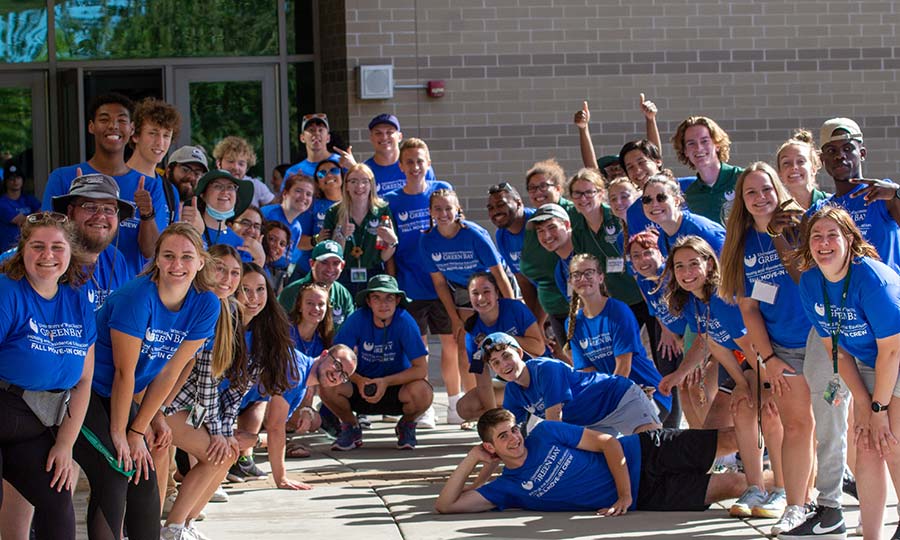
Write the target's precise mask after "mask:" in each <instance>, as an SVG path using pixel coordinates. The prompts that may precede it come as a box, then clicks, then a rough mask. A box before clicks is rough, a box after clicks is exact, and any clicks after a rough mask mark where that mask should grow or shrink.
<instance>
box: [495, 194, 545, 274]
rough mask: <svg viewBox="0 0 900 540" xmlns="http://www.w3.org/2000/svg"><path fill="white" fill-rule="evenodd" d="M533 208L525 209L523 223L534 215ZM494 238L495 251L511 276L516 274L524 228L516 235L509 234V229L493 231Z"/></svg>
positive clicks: (523, 241) (520, 255)
mask: <svg viewBox="0 0 900 540" xmlns="http://www.w3.org/2000/svg"><path fill="white" fill-rule="evenodd" d="M534 212H535V210H534V208H525V221H526V222H527V221H528V220H529V219H531V216H533V215H534ZM494 238H495V239H496V241H497V251H498V252H500V256H501V257H503V260H504V261H506V266H508V267H509V269H510V270H512V273H513V274H518V273H519V272H520V270H519V260H520V259H521V258H522V246H523V245H524V243H525V227H522V230H521V231H519V233H518V234H513V233H511V232H509V229H497V230H496V231H494Z"/></svg>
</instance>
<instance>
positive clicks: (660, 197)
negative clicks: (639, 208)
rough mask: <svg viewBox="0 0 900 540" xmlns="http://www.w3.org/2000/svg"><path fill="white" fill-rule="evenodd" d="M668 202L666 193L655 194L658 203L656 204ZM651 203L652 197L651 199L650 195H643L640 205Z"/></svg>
mask: <svg viewBox="0 0 900 540" xmlns="http://www.w3.org/2000/svg"><path fill="white" fill-rule="evenodd" d="M668 200H669V194H668V193H657V194H656V202H658V203H664V202H666V201H668ZM652 202H653V197H651V196H650V195H644V196H643V197H641V203H642V204H650V203H652Z"/></svg>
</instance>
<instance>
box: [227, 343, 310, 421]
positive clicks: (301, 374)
mask: <svg viewBox="0 0 900 540" xmlns="http://www.w3.org/2000/svg"><path fill="white" fill-rule="evenodd" d="M293 352H294V354H293V357H294V364H295V365H296V366H297V374H298V377H297V380H294V378H293V377H289V378H288V381H289V383H290V388H288V390H287V391H286V392H285V393H284V394H282V395H281V397H282V398H284V400H285V401H287V403H288V418H290V417H291V415H292V414H294V411H295V410H296V409H297V407H299V406H300V403H302V402H303V398H304V397H306V390H307V386H306V383H307V381H308V379H309V374H310V372H311V371H312V365H313V362H314V361H315V358H316V357H318V354H317V355H316V356H315V357H312V358H311V357H309V356H308V355H305V354H303V353H302V352H300V351H298V350H296V349H294V351H293ZM319 352H321V351H319ZM225 380H226V381H227V380H228V379H225ZM260 385H261V383H259V382H257V383H256V384H254V385H253V386H251V387H250V390H248V391H247V393H246V394H244V398H243V399H242V400H241V405H240V407H239V408H238V410H241V411H242V410H244V409H246V408H247V407H249V406H250V405H252V404H254V403H257V402H260V401H269V400H271V399H272V396H270V395H268V394H266V395H263V389H262V387H261V386H260ZM220 388H221V387H220ZM226 388H227V386H226Z"/></svg>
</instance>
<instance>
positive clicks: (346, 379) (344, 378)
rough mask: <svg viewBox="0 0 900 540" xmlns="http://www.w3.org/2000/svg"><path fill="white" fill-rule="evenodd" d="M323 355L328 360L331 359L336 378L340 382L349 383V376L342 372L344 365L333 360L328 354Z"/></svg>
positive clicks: (332, 356) (335, 359)
mask: <svg viewBox="0 0 900 540" xmlns="http://www.w3.org/2000/svg"><path fill="white" fill-rule="evenodd" d="M325 354H326V355H327V356H328V358H331V361H332V362H333V365H334V369H335V371H337V372H338V376H339V377H340V378H341V382H342V383H346V382H350V375H348V374H347V372H346V371H344V364H342V363H341V361H340V360H338V359H337V358H335V357H334V355H332V354H331V353H330V352H329V353H325Z"/></svg>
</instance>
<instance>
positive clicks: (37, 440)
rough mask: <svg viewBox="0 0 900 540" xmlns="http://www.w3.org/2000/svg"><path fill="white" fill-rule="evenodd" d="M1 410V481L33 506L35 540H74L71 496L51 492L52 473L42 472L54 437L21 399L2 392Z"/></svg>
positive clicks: (73, 512)
mask: <svg viewBox="0 0 900 540" xmlns="http://www.w3.org/2000/svg"><path fill="white" fill-rule="evenodd" d="M0 410H2V411H3V414H0V471H2V474H3V479H4V480H6V481H7V482H9V483H10V484H12V485H13V486H14V487H15V488H16V489H17V490H19V493H21V494H22V496H23V497H25V499H26V500H27V501H28V502H29V503H31V504H32V505H34V532H35V538H37V540H45V539H46V540H52V539H62V540H75V510H74V508H73V507H72V492H71V491H69V490H63V491H61V492H57V491H56V489H55V488H53V489H51V488H50V482H51V481H52V479H53V472H54V471H50V472H47V471H46V470H45V468H46V465H47V455H48V454H49V453H50V448H52V447H53V445H54V444H55V443H56V437H55V435H54V433H53V432H52V431H51V430H50V428H48V427H46V426H44V425H43V424H41V421H40V420H38V419H37V417H36V416H35V415H34V413H32V412H31V409H29V408H28V405H26V404H25V402H24V401H22V398H21V397H18V396H16V395H14V394H11V393H9V392H6V391H3V390H0ZM2 500H3V492H2V487H0V502H2Z"/></svg>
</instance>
